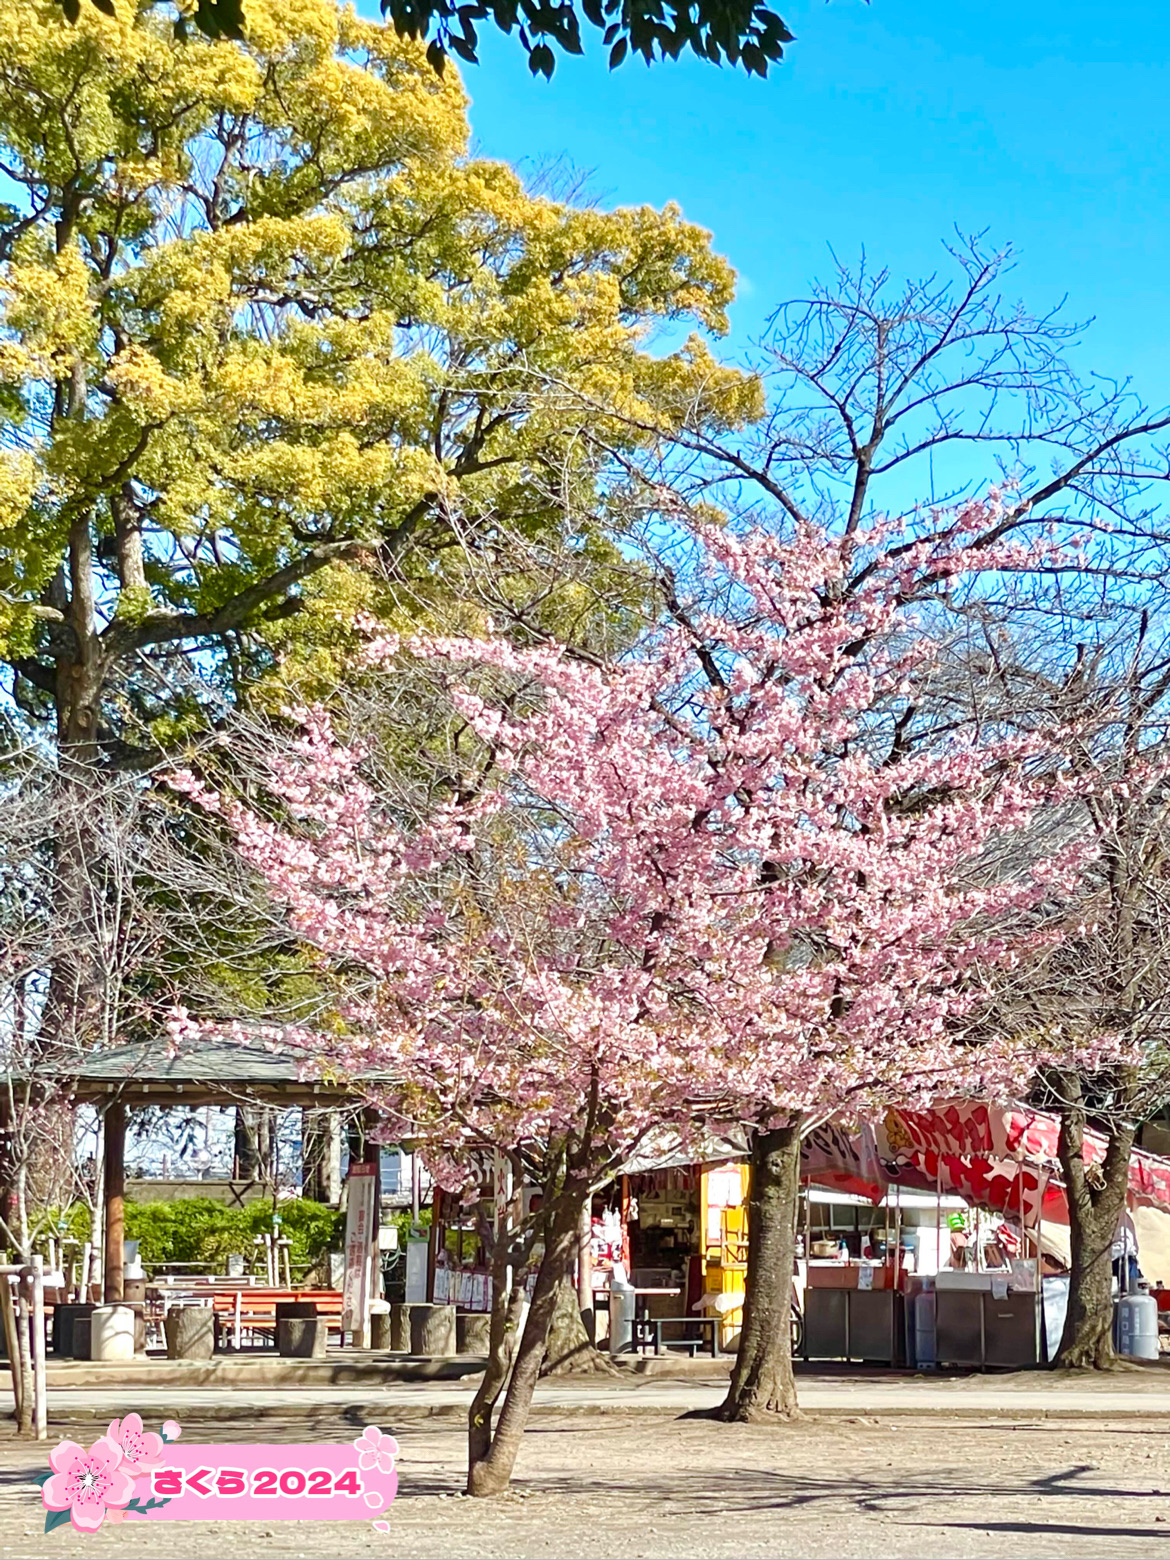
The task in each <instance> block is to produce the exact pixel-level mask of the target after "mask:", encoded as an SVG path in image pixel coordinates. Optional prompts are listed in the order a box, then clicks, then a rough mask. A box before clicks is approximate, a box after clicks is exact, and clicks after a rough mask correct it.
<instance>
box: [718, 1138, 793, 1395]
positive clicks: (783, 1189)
mask: <svg viewBox="0 0 1170 1560" xmlns="http://www.w3.org/2000/svg"><path fill="white" fill-rule="evenodd" d="M751 1175H752V1184H751V1193H750V1197H749V1200H748V1264H747V1281H746V1291H747V1293H746V1296H745V1299H744V1308H743V1329H742V1331H741V1332H740V1335H739V1353H738V1355H737V1356H736V1361H735V1367H734V1369H733V1370H732V1373H731V1385H730V1387H729V1388H728V1392H727V1397H726V1399H725V1400H724V1402H723V1404H722V1406H721V1407H720V1409H719V1418H720V1419H726V1420H736V1421H739V1422H740V1423H745V1424H751V1423H769V1422H776V1421H779V1420H792V1419H797V1418H799V1417H800V1409H799V1407H798V1406H797V1402H796V1380H795V1377H794V1376H793V1373H792V1323H791V1317H792V1272H793V1264H794V1262H795V1259H796V1212H797V1200H798V1195H799V1190H800V1122H799V1120H797V1121H794V1122H792V1123H791V1124H790V1125H788V1126H786V1127H779V1128H777V1129H775V1130H774V1131H771V1132H759V1133H757V1134H756V1135H755V1137H754V1138H753V1140H752V1160H751Z"/></svg>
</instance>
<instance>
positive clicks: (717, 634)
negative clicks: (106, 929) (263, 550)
mask: <svg viewBox="0 0 1170 1560" xmlns="http://www.w3.org/2000/svg"><path fill="white" fill-rule="evenodd" d="M995 502H996V501H995V500H994V498H993V499H992V500H991V502H990V504H989V505H971V506H968V508H967V509H966V510H963V511H961V512H959V513H958V514H957V515H956V516H955V517H954V523H953V526H952V528H951V530H950V533H949V535H947V536H945V537H943V539H941V540H940V539H937V538H936V539H934V540H932V541H931V542H929V543H915V544H911V545H899V546H898V547H890V548H889V550H886V549H887V543H888V541H889V538H887V537H886V536H884V535H883V534H882V533H880V532H875V533H871V534H870V535H868V536H861V535H855V536H852V537H848V538H844V539H841V538H834V537H831V536H828V535H826V534H824V533H821V532H817V531H814V530H812V529H811V528H805V529H802V530H800V531H799V532H797V533H796V534H795V535H794V536H791V537H788V538H781V537H778V536H776V535H774V534H772V533H770V532H764V531H757V532H751V533H748V534H746V535H738V536H737V535H733V534H731V533H730V532H729V531H724V530H720V529H718V528H714V527H712V528H710V529H707V530H701V531H698V532H697V533H696V535H695V542H696V546H697V548H698V550H699V554H700V558H699V564H698V566H697V568H696V579H697V580H699V581H700V582H701V583H702V588H701V589H698V588H696V600H695V603H694V606H693V609H691V610H690V611H689V612H688V613H687V614H686V615H684V616H683V617H682V618H680V619H679V620H677V621H675V622H673V623H664V624H662V625H659V626H658V627H657V628H656V630H655V632H654V633H653V634H652V635H650V636H648V638H647V640H646V642H645V644H644V645H642V646H640V647H638V648H637V649H636V650H635V651H634V652H632V653H630V654H629V655H627V656H625V657H624V658H623V659H621V660H619V661H616V662H614V663H612V664H609V665H596V664H586V663H585V662H583V661H581V660H580V659H575V658H574V657H573V656H571V655H570V654H569V653H568V652H567V651H566V650H565V649H564V648H563V647H560V646H557V645H540V646H537V647H535V648H517V647H516V646H515V645H513V644H511V643H510V642H508V641H507V640H505V639H503V638H500V637H493V636H489V637H485V638H480V639H454V638H442V639H438V638H418V639H415V640H412V641H408V642H406V643H402V642H400V641H399V640H398V639H397V638H393V639H386V640H380V641H374V642H372V643H371V644H370V645H369V647H368V650H367V653H366V657H365V661H366V665H365V669H364V670H365V675H366V676H368V677H371V678H377V677H378V676H379V675H384V676H386V677H387V678H388V679H391V680H393V679H396V678H398V677H399V676H400V674H401V671H402V670H403V669H404V668H409V667H410V666H411V665H413V666H415V667H419V668H424V669H425V668H429V667H432V666H433V667H435V668H436V669H437V670H438V671H439V672H440V673H441V677H442V681H443V685H444V686H445V688H446V689H447V690H448V697H449V699H450V704H451V710H452V712H453V713H457V714H458V715H459V716H460V717H461V719H462V721H463V722H465V723H466V724H467V726H468V727H469V728H470V729H471V731H472V732H473V733H474V734H475V736H476V737H477V739H478V742H479V744H480V752H481V754H482V755H483V765H482V776H481V779H480V780H479V781H478V782H477V783H476V784H474V785H470V786H467V787H465V788H463V794H462V799H460V800H458V801H456V800H452V799H450V798H447V797H443V796H440V797H439V798H438V799H437V800H435V801H434V802H433V804H431V805H430V806H428V807H427V808H425V809H424V810H423V811H422V812H421V814H416V815H414V816H411V815H409V814H408V813H406V812H404V811H403V809H402V807H401V806H399V805H398V799H397V798H396V797H395V796H393V795H390V794H387V793H386V792H385V791H384V790H383V789H381V788H380V782H379V781H378V779H377V778H376V771H375V773H374V775H373V776H371V775H370V774H367V771H366V767H365V761H366V757H367V755H366V752H365V749H364V748H363V746H362V745H361V743H360V742H354V741H351V742H350V743H349V745H345V744H342V743H341V742H339V741H338V740H337V739H336V738H335V736H334V734H333V730H332V726H331V723H330V719H329V716H328V714H327V712H326V711H324V710H321V709H312V710H304V711H301V712H299V716H298V719H299V724H300V733H299V735H298V736H297V737H296V739H295V740H294V741H292V742H290V743H289V744H288V746H287V747H285V748H284V749H281V750H278V751H275V752H273V753H272V754H271V755H270V756H269V759H268V763H269V781H270V784H271V789H272V791H273V792H274V794H275V795H276V796H277V797H278V798H279V799H280V801H281V803H282V807H281V808H280V809H278V810H265V811H264V812H259V811H253V810H251V809H250V808H248V807H246V806H244V805H243V804H242V803H241V802H240V801H239V800H238V799H237V798H235V797H234V796H232V795H230V794H227V793H217V792H214V791H212V790H211V789H210V788H209V787H208V786H207V785H206V784H204V782H203V781H202V780H200V778H199V777H198V776H196V775H194V774H183V775H179V776H176V777H174V784H175V786H176V787H177V788H178V789H179V790H181V791H183V792H185V793H186V794H187V795H188V797H189V798H190V799H191V800H192V801H193V802H195V803H196V804H198V805H200V806H202V807H204V808H206V809H208V810H210V811H213V812H215V813H216V814H218V815H219V816H220V817H221V818H222V819H223V820H224V821H225V823H226V824H227V825H228V826H229V827H230V828H231V829H232V830H233V832H234V834H235V837H236V839H237V841H238V844H239V848H240V850H241V852H242V853H243V855H244V856H245V857H246V859H247V860H248V861H250V862H251V863H252V864H253V866H254V867H255V868H256V869H257V870H258V871H259V873H260V874H261V876H262V877H263V879H264V880H265V881H266V883H267V885H268V887H269V889H270V891H271V893H272V895H273V896H274V898H275V899H276V900H277V901H278V902H279V903H280V904H281V905H282V906H283V907H284V909H285V912H286V914H287V917H288V921H289V924H290V927H291V929H292V930H293V931H294V932H295V933H296V934H297V936H298V937H300V938H301V939H302V940H303V941H304V942H305V943H307V944H309V945H310V946H312V947H313V948H314V949H315V950H316V951H317V953H318V955H319V956H320V957H321V959H322V960H323V962H324V963H325V964H326V965H332V966H333V967H335V968H336V969H337V970H338V971H343V970H344V971H347V972H353V971H354V970H360V971H362V972H363V974H364V977H365V978H364V980H363V981H362V982H360V983H359V984H357V985H355V986H353V987H351V988H350V990H349V994H348V995H343V996H342V998H341V1001H340V1015H339V1016H340V1019H341V1023H340V1025H339V1026H337V1027H336V1028H335V1029H334V1030H331V1031H329V1032H322V1033H314V1032H311V1031H307V1030H303V1029H298V1028H296V1027H292V1026H289V1027H281V1026H272V1027H271V1028H270V1029H268V1030H267V1031H265V1032H264V1034H263V1038H264V1040H265V1042H266V1043H267V1044H269V1045H271V1046H272V1047H273V1048H274V1049H279V1050H283V1051H291V1052H292V1053H293V1054H295V1055H299V1056H300V1057H302V1058H303V1059H304V1061H305V1064H306V1066H307V1065H309V1064H314V1065H320V1064H321V1063H322V1062H323V1061H324V1062H328V1063H329V1064H330V1065H333V1066H336V1067H338V1068H340V1069H344V1070H346V1071H348V1072H349V1073H350V1074H351V1075H355V1076H363V1075H365V1076H369V1075H370V1074H371V1073H376V1074H380V1075H382V1076H389V1077H393V1078H396V1079H398V1080H400V1082H398V1083H395V1084H389V1083H388V1084H385V1085H379V1086H377V1087H376V1088H374V1087H372V1086H371V1088H370V1092H371V1096H372V1099H373V1102H374V1103H375V1104H377V1106H378V1107H379V1108H380V1109H381V1110H382V1112H383V1113H384V1116H385V1122H386V1131H387V1133H388V1134H389V1135H390V1136H394V1135H395V1134H396V1133H401V1134H403V1135H408V1136H410V1137H411V1138H412V1139H414V1140H416V1141H419V1142H421V1143H422V1144H423V1145H424V1146H425V1149H426V1152H427V1155H428V1157H429V1159H430V1162H431V1165H432V1169H433V1170H434V1172H435V1173H436V1175H437V1176H438V1178H439V1180H440V1183H441V1184H445V1185H448V1186H451V1187H457V1186H458V1185H459V1184H460V1182H461V1181H462V1180H464V1179H467V1178H471V1179H473V1180H474V1179H475V1177H476V1175H477V1174H478V1173H479V1172H478V1171H477V1169H476V1168H475V1167H476V1165H477V1164H479V1163H481V1162H482V1159H481V1156H482V1153H483V1151H484V1150H485V1149H486V1148H491V1147H494V1148H496V1149H499V1150H505V1151H510V1150H513V1149H515V1148H517V1147H519V1146H523V1145H540V1144H547V1143H550V1142H555V1141H558V1140H560V1141H564V1140H565V1139H566V1138H572V1139H573V1140H574V1141H580V1140H581V1134H582V1132H583V1131H585V1130H588V1132H590V1133H592V1134H593V1135H594V1138H595V1141H596V1143H597V1145H598V1147H597V1163H598V1166H599V1167H603V1166H605V1165H610V1166H612V1165H616V1164H618V1163H620V1162H621V1160H622V1158H623V1156H625V1155H628V1153H629V1152H630V1151H631V1150H632V1149H633V1148H634V1147H636V1146H637V1145H638V1144H639V1143H641V1142H642V1141H643V1140H644V1139H645V1137H646V1135H647V1134H648V1133H650V1132H652V1131H654V1130H655V1129H657V1128H659V1127H661V1126H662V1125H663V1124H671V1125H673V1126H674V1127H675V1128H676V1129H678V1130H681V1131H683V1132H684V1133H685V1132H686V1131H688V1130H690V1129H691V1127H692V1126H693V1125H694V1124H695V1123H701V1124H706V1125H712V1126H718V1125H721V1124H748V1125H750V1126H751V1127H757V1126H759V1125H760V1124H761V1123H762V1122H767V1121H780V1120H783V1119H786V1117H787V1116H789V1115H790V1114H792V1113H794V1112H799V1113H804V1114H813V1115H816V1116H820V1117H823V1116H825V1115H828V1114H834V1113H837V1114H840V1113H846V1114H854V1115H856V1114H860V1113H863V1112H865V1111H868V1110H881V1109H884V1108H885V1107H886V1106H887V1105H888V1104H890V1103H902V1104H905V1105H907V1106H913V1105H915V1104H922V1103H925V1102H927V1101H930V1100H933V1099H935V1098H938V1097H940V1096H948V1095H949V1096H957V1095H963V1094H966V1093H974V1094H979V1095H982V1096H984V1097H987V1096H993V1097H995V1096H998V1097H1004V1096H1010V1095H1012V1094H1014V1093H1016V1092H1017V1091H1018V1090H1020V1089H1021V1088H1022V1087H1023V1086H1025V1084H1026V1082H1027V1080H1028V1078H1029V1077H1030V1076H1031V1074H1032V1072H1033V1071H1034V1069H1035V1067H1036V1066H1037V1065H1038V1064H1040V1063H1042V1062H1044V1061H1046V1060H1050V1059H1052V1058H1053V1057H1054V1056H1056V1055H1057V1054H1058V1052H1059V1047H1058V1046H1057V1042H1056V1038H1055V1037H1053V1036H1050V1035H1047V1034H1040V1035H1030V1036H1027V1037H1018V1036H1016V1035H1013V1034H1010V1033H1003V1032H1000V1031H999V1030H997V1029H996V1028H995V1026H994V1025H992V1026H984V1029H983V1031H982V1032H981V1033H980V1043H979V1044H977V1045H975V1044H965V1045H957V1044H956V1043H955V1041H956V1039H957V1038H959V1037H961V1036H962V1035H964V1034H965V1033H966V1032H968V1031H969V1030H970V1029H971V1026H972V1025H973V1023H974V1021H975V1019H976V1017H977V1016H978V1013H979V1006H980V1002H981V1000H982V998H981V992H982V991H983V989H984V985H983V981H982V975H983V973H984V972H986V971H988V970H993V969H995V968H997V967H1000V966H1011V965H1014V964H1018V963H1019V962H1020V961H1021V960H1022V959H1024V958H1025V957H1026V956H1028V954H1029V953H1030V952H1031V951H1033V950H1037V949H1040V948H1043V947H1044V946H1046V945H1047V944H1049V943H1051V942H1052V941H1053V940H1054V939H1055V938H1056V937H1057V936H1058V935H1059V930H1058V923H1059V907H1060V905H1061V903H1062V902H1063V899H1064V898H1065V897H1067V896H1068V895H1069V894H1070V893H1071V891H1072V889H1073V887H1074V886H1075V884H1076V882H1077V878H1078V874H1079V872H1080V871H1081V869H1082V867H1083V865H1084V862H1085V860H1086V855H1087V852H1086V849H1085V848H1084V846H1082V844H1081V843H1080V842H1078V841H1076V840H1073V841H1071V842H1064V841H1061V840H1060V839H1059V838H1058V839H1057V841H1056V843H1055V844H1053V845H1052V846H1050V847H1048V848H1046V849H1044V850H1041V849H1038V848H1033V847H1032V846H1031V845H1030V844H1029V843H1028V842H1029V840H1030V838H1031V831H1032V829H1033V825H1034V823H1035V821H1036V820H1037V818H1038V816H1039V815H1040V813H1041V812H1042V811H1043V810H1044V809H1051V808H1052V807H1053V806H1054V805H1059V804H1060V803H1061V802H1062V801H1063V800H1065V799H1067V798H1068V797H1069V796H1070V795H1071V794H1073V782H1072V781H1071V780H1070V779H1069V778H1068V773H1067V771H1068V765H1067V763H1066V761H1065V757H1064V755H1065V751H1066V748H1067V743H1068V734H1067V733H1063V732H1060V731H1051V732H1048V731H1035V732H1033V733H1031V734H1029V735H1028V736H1026V737H1018V736H1009V735H1006V734H1003V733H1000V732H996V731H994V730H991V731H988V730H985V729H983V728H982V727H979V726H976V725H974V724H967V725H964V724H962V723H961V722H959V723H952V724H951V725H949V726H948V727H947V728H945V729H942V728H940V730H939V731H938V732H937V733H935V732H933V731H932V730H929V729H928V730H927V732H926V734H925V735H924V737H923V738H922V740H921V741H918V742H916V743H902V741H901V740H900V737H899V733H900V732H901V731H902V729H903V724H904V721H905V720H906V719H908V716H907V712H908V711H910V712H911V713H912V712H913V709H914V708H915V707H916V704H917V701H919V700H920V699H922V698H926V697H927V695H928V694H929V690H930V689H931V687H932V685H933V680H934V679H935V678H936V677H937V676H938V674H939V664H938V658H939V650H938V647H937V645H936V644H935V642H934V641H932V640H931V639H930V638H929V637H928V636H926V635H925V634H924V633H923V631H922V627H921V625H920V624H918V623H916V622H915V620H914V619H913V617H912V616H911V614H910V612H909V610H908V608H907V606H906V602H907V600H912V599H914V598H915V597H916V596H921V595H922V594H923V592H924V591H926V590H928V589H932V588H937V587H939V586H940V583H941V582H945V586H946V589H947V590H948V591H952V592H953V591H955V590H957V589H958V588H959V586H960V585H961V584H963V583H966V584H967V585H969V586H971V587H972V588H974V585H975V584H977V583H978V581H979V580H980V579H981V578H982V577H983V576H987V575H990V574H993V573H995V572H996V571H1006V570H1012V569H1017V568H1028V567H1032V566H1034V565H1035V563H1036V562H1037V553H1036V550H1035V549H1023V548H1021V547H1020V546H1019V545H1018V544H1016V543H1014V542H1013V543H1010V544H1005V545H1003V546H999V547H996V546H990V547H986V548H979V549H977V548H974V547H973V546H971V545H970V542H971V538H973V537H974V536H976V535H983V534H986V532H987V530H988V529H989V527H990V523H991V521H992V520H993V518H994V504H995ZM521 692H522V694H523V697H518V695H519V694H520V693H521ZM1081 783H1082V782H1081V781H1078V782H1077V784H1081ZM281 815H283V820H284V821H281V822H277V821H275V820H276V818H277V817H279V816H281ZM509 841H510V842H511V843H510V844H506V843H502V842H509ZM1013 842H1018V843H1019V848H1018V849H1016V850H1014V851H1009V850H1008V849H1007V847H1008V846H1010V845H1012V843H1013ZM509 850H510V851H511V852H512V854H511V856H509V854H508V851H509ZM485 894H488V895H489V896H495V897H494V898H490V897H489V900H488V902H486V903H485V902H484V895H485ZM204 1028H205V1026H203V1025H200V1024H198V1023H195V1022H194V1021H192V1020H191V1018H190V1017H189V1015H187V1014H186V1013H184V1012H181V1011H176V1012H175V1014H174V1015H173V1017H172V1025H171V1031H172V1035H173V1036H174V1037H175V1039H176V1041H177V1042H182V1041H183V1039H184V1038H185V1037H188V1036H196V1035H198V1034H199V1033H201V1032H203V1029H204ZM253 1033H254V1031H253Z"/></svg>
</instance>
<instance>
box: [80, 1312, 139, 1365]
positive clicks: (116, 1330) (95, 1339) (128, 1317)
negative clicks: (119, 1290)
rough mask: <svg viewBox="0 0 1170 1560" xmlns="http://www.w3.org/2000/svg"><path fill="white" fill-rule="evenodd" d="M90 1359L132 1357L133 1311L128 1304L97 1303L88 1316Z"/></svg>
mask: <svg viewBox="0 0 1170 1560" xmlns="http://www.w3.org/2000/svg"><path fill="white" fill-rule="evenodd" d="M89 1336H90V1344H89V1357H90V1359H91V1360H132V1359H133V1358H134V1312H133V1311H132V1310H131V1309H130V1307H129V1306H128V1305H99V1306H96V1307H95V1308H94V1311H93V1314H92V1315H91V1317H90V1335H89Z"/></svg>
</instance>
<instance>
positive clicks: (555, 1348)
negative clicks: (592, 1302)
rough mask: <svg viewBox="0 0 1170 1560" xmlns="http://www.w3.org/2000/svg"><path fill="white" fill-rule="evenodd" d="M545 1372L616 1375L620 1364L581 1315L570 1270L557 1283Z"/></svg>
mask: <svg viewBox="0 0 1170 1560" xmlns="http://www.w3.org/2000/svg"><path fill="white" fill-rule="evenodd" d="M540 1373H541V1375H542V1376H616V1375H619V1374H620V1372H619V1370H618V1367H617V1366H616V1365H615V1364H614V1363H613V1361H612V1360H610V1359H609V1357H608V1356H607V1355H604V1354H602V1352H601V1351H600V1349H597V1348H595V1347H594V1345H593V1340H592V1338H590V1336H589V1334H588V1332H587V1331H586V1328H585V1318H584V1317H583V1316H582V1315H581V1302H580V1299H579V1298H578V1293H577V1286H576V1284H575V1283H574V1282H573V1275H572V1274H571V1273H566V1274H565V1276H564V1277H563V1278H562V1279H561V1281H560V1283H559V1284H558V1285H557V1292H556V1297H555V1300H554V1302H553V1316H552V1323H551V1325H550V1327H549V1333H548V1346H547V1347H546V1349H545V1354H544V1365H543V1367H542V1369H541V1372H540Z"/></svg>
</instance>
